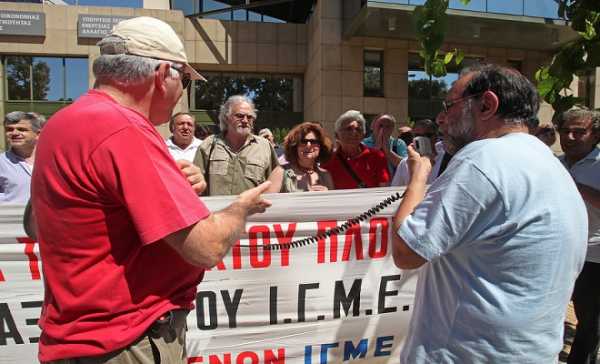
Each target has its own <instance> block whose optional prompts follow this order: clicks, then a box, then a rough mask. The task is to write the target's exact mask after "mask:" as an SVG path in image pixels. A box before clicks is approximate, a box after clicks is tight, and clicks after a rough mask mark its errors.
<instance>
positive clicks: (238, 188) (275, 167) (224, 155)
mask: <svg viewBox="0 0 600 364" xmlns="http://www.w3.org/2000/svg"><path fill="white" fill-rule="evenodd" d="M255 120H256V110H255V108H254V103H253V102H252V100H250V99H248V98H247V97H245V96H241V95H236V96H231V97H230V98H229V99H227V101H226V102H225V103H224V104H223V106H221V110H220V112H219V123H220V127H221V133H220V134H218V135H212V136H210V137H208V138H206V139H205V140H204V141H203V142H202V144H201V145H200V147H199V148H198V151H197V152H196V158H195V159H194V164H195V165H197V166H198V167H200V169H201V170H202V173H203V174H204V178H205V179H206V182H207V184H208V186H207V189H206V190H205V191H204V195H209V196H217V195H237V194H240V193H242V192H243V191H246V190H248V189H250V188H253V187H255V186H258V185H259V184H261V183H263V182H264V181H266V180H271V181H272V182H274V183H273V184H272V185H271V187H270V188H269V190H267V192H279V190H280V188H281V176H282V174H283V169H282V168H281V167H280V166H279V162H277V155H276V154H275V150H274V149H273V146H272V145H271V143H269V141H268V140H266V139H264V138H261V137H257V136H256V135H253V134H252V128H253V127H254V121H255ZM277 181H279V183H277Z"/></svg>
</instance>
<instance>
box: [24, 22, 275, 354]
mask: <svg viewBox="0 0 600 364" xmlns="http://www.w3.org/2000/svg"><path fill="white" fill-rule="evenodd" d="M98 45H99V46H100V56H99V57H98V58H97V59H96V60H95V61H94V65H93V70H94V75H95V77H96V85H95V86H96V88H95V89H94V90H90V91H89V92H88V93H86V94H85V95H83V96H81V97H80V98H79V99H78V100H77V101H76V102H74V103H73V104H72V105H69V106H67V107H66V108H64V109H62V110H60V111H59V112H57V113H56V114H55V115H54V116H53V117H52V118H51V119H50V120H49V121H48V123H47V125H46V126H45V127H44V128H45V130H44V133H43V134H42V135H41V136H40V139H39V142H38V155H37V160H36V168H35V169H34V172H33V179H32V205H33V210H34V211H33V212H34V215H35V216H36V218H37V219H36V220H37V229H36V230H37V237H38V242H39V246H40V253H41V257H42V261H43V262H44V281H45V282H44V283H45V288H46V289H45V296H44V303H43V307H42V315H41V317H40V321H39V324H40V327H41V328H42V334H41V336H40V341H39V360H40V362H42V363H75V362H76V363H108V362H110V363H158V362H163V363H182V364H183V363H186V351H185V330H186V324H185V322H186V316H187V314H188V312H189V310H190V309H191V308H192V307H193V300H194V298H195V295H196V286H197V285H198V283H199V282H200V281H201V280H202V276H203V274H204V270H205V269H207V268H210V267H213V266H214V265H216V264H217V263H218V262H219V261H221V259H222V258H223V256H224V255H225V254H226V253H227V251H228V250H229V248H230V247H231V245H232V244H234V243H235V242H236V241H237V240H238V238H239V236H240V235H241V233H242V232H243V231H244V226H245V221H246V218H247V216H249V215H251V214H253V213H257V212H262V211H264V210H265V208H267V207H268V206H269V205H270V203H269V202H268V201H265V200H263V199H262V198H261V197H260V195H261V193H262V192H263V191H264V190H265V189H266V188H268V187H269V183H265V184H263V185H260V186H259V187H258V188H255V189H252V190H249V191H247V192H246V193H244V194H242V195H240V196H239V198H238V199H237V200H235V201H234V202H233V203H232V204H231V205H229V206H228V207H226V208H225V209H223V210H221V211H219V212H214V213H213V212H211V211H209V210H208V209H207V208H206V206H205V205H204V204H203V203H202V201H201V200H199V199H198V197H197V195H196V191H195V190H194V189H193V188H192V187H191V186H190V183H188V181H187V180H186V178H185V176H184V174H182V171H180V168H179V167H178V165H177V164H176V162H175V161H174V160H173V158H172V157H171V156H170V155H169V152H168V151H167V147H166V146H165V143H164V142H163V139H162V137H161V136H160V134H159V133H158V132H157V131H156V129H155V126H156V125H159V124H162V123H165V122H167V121H168V120H169V117H170V116H171V114H172V111H173V108H174V106H175V105H176V103H177V101H178V100H179V98H180V97H181V95H182V93H183V89H184V88H185V87H186V86H187V85H188V84H189V80H190V79H202V77H201V76H200V75H199V74H198V73H197V72H196V71H195V70H194V69H193V68H192V67H191V66H190V65H189V64H188V62H187V57H186V55H185V52H184V48H183V44H182V42H181V40H180V39H179V37H178V36H177V34H176V33H175V32H174V31H173V29H172V28H171V27H170V26H169V25H168V24H166V23H165V22H163V21H160V20H158V19H154V18H149V17H138V18H132V19H128V20H124V21H121V22H120V23H118V24H117V25H116V26H115V27H114V28H113V30H112V32H111V33H110V34H109V35H107V36H106V37H104V38H103V39H102V40H101V41H100V42H99V43H98ZM186 163H187V164H189V162H184V163H183V165H185V164H186ZM184 169H185V168H184ZM184 172H185V170H184ZM190 182H192V183H194V182H197V183H200V182H202V181H201V176H200V180H198V181H190Z"/></svg>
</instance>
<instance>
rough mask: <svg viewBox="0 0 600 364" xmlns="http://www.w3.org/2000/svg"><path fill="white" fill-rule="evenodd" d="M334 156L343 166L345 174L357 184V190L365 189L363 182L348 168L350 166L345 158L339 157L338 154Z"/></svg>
mask: <svg viewBox="0 0 600 364" xmlns="http://www.w3.org/2000/svg"><path fill="white" fill-rule="evenodd" d="M336 155H337V157H338V159H339V160H340V161H341V162H342V166H344V168H345V169H346V172H348V174H350V176H351V177H352V179H354V181H355V182H356V183H357V184H358V188H366V187H367V185H366V184H365V183H364V182H363V180H362V179H360V177H359V176H358V175H357V174H356V172H354V170H353V169H352V167H350V165H349V164H348V162H347V161H346V158H343V157H341V156H340V153H336Z"/></svg>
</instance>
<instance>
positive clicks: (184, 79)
mask: <svg viewBox="0 0 600 364" xmlns="http://www.w3.org/2000/svg"><path fill="white" fill-rule="evenodd" d="M171 68H173V69H174V70H175V71H177V72H179V78H180V79H181V87H183V88H184V89H186V88H188V86H189V85H190V83H191V82H192V79H191V78H190V75H189V74H187V73H185V72H184V71H183V70H182V69H180V68H179V67H176V66H175V65H174V64H172V63H171Z"/></svg>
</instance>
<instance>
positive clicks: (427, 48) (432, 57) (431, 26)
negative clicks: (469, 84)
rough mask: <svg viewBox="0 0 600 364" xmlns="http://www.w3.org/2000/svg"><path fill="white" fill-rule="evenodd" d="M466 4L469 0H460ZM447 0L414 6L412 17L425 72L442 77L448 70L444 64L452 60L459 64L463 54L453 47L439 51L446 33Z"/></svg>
mask: <svg viewBox="0 0 600 364" xmlns="http://www.w3.org/2000/svg"><path fill="white" fill-rule="evenodd" d="M460 1H461V2H462V3H463V4H465V5H467V4H468V3H469V2H470V0H460ZM448 4H449V0H427V1H426V2H425V4H424V5H421V6H417V7H415V10H414V18H415V26H416V32H417V40H418V41H419V44H420V45H421V50H420V51H419V56H421V58H422V59H423V63H424V66H425V67H424V68H425V73H427V75H429V78H430V80H431V77H432V76H434V77H443V76H445V75H446V74H447V73H448V71H447V69H446V65H447V64H449V63H450V62H452V59H454V62H455V63H456V65H459V64H460V63H461V62H462V60H463V58H464V54H463V52H462V51H461V50H459V49H454V50H453V51H451V52H447V53H446V54H442V53H440V47H441V46H442V44H443V43H444V38H445V35H446V18H447V15H446V10H448Z"/></svg>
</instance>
